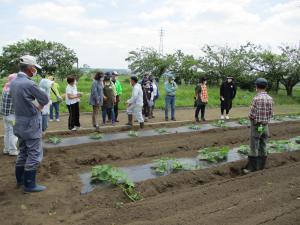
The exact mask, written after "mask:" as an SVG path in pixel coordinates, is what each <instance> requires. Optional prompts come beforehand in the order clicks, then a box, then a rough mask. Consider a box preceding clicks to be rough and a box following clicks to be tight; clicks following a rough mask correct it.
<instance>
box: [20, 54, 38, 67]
mask: <svg viewBox="0 0 300 225" xmlns="http://www.w3.org/2000/svg"><path fill="white" fill-rule="evenodd" d="M20 63H21V64H25V65H30V66H35V67H36V68H38V69H42V67H41V66H40V65H39V64H37V62H36V58H35V57H34V56H31V55H24V56H22V57H21V58H20Z"/></svg>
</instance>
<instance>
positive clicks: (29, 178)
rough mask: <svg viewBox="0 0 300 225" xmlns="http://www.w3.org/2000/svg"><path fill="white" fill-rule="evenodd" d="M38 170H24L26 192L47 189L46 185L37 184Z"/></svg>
mask: <svg viewBox="0 0 300 225" xmlns="http://www.w3.org/2000/svg"><path fill="white" fill-rule="evenodd" d="M35 180H36V170H30V171H26V170H25V171H24V193H32V192H41V191H44V190H46V187H45V186H42V185H37V184H36V182H35Z"/></svg>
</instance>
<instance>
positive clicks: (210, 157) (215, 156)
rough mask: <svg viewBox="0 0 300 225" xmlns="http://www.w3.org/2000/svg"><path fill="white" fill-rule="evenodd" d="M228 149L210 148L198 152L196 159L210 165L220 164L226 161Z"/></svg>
mask: <svg viewBox="0 0 300 225" xmlns="http://www.w3.org/2000/svg"><path fill="white" fill-rule="evenodd" d="M228 152H229V147H222V148H219V147H210V148H205V149H202V150H199V151H198V153H199V154H198V156H197V158H198V159H199V160H205V161H208V162H211V163H217V162H221V161H223V160H226V159H227V156H228Z"/></svg>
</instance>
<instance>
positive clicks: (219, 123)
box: [213, 120, 227, 128]
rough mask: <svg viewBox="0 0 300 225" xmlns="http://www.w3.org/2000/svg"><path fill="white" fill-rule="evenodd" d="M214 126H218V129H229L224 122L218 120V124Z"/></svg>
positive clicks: (215, 123)
mask: <svg viewBox="0 0 300 225" xmlns="http://www.w3.org/2000/svg"><path fill="white" fill-rule="evenodd" d="M213 125H214V126H216V127H222V128H225V127H227V125H226V123H225V121H224V120H218V121H217V122H214V123H213Z"/></svg>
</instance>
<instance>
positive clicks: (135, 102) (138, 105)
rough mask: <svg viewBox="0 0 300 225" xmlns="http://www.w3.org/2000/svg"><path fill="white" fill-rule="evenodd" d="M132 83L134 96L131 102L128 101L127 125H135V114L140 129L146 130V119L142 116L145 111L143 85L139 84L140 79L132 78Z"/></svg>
mask: <svg viewBox="0 0 300 225" xmlns="http://www.w3.org/2000/svg"><path fill="white" fill-rule="evenodd" d="M130 83H131V86H132V95H131V98H130V99H129V100H127V105H128V107H127V114H128V123H127V125H129V126H132V125H133V122H132V121H133V114H134V116H135V118H136V119H137V121H138V122H139V123H140V128H141V129H143V128H144V118H143V114H142V109H143V90H142V87H141V85H140V84H139V83H138V78H137V77H136V76H132V77H131V78H130Z"/></svg>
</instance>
